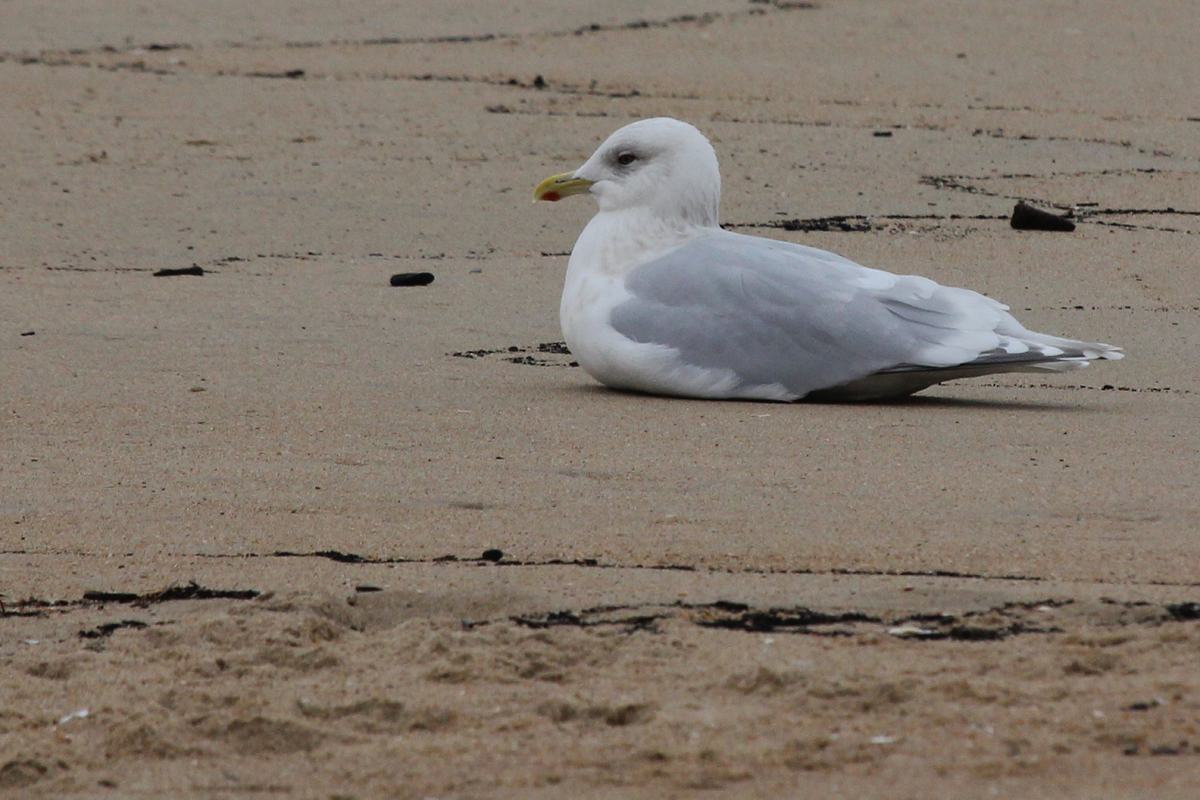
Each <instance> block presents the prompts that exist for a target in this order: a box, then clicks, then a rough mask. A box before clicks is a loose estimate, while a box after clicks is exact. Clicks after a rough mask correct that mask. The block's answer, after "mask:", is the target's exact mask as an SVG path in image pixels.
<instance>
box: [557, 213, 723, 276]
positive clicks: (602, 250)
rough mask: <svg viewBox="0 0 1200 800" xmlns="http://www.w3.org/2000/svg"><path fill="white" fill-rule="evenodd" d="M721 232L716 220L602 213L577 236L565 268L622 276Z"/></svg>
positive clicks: (648, 214) (593, 218)
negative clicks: (670, 252)
mask: <svg viewBox="0 0 1200 800" xmlns="http://www.w3.org/2000/svg"><path fill="white" fill-rule="evenodd" d="M720 230H721V228H720V226H719V225H717V224H716V223H715V221H714V222H713V223H712V224H703V223H696V222H692V221H689V220H687V219H684V218H682V217H674V218H673V219H666V218H663V217H661V216H659V215H656V214H654V213H653V211H649V210H647V209H643V208H628V209H621V210H619V211H601V212H600V213H598V214H597V215H596V216H594V217H592V219H591V221H590V222H589V223H588V224H587V227H585V228H584V229H583V232H582V233H581V234H579V239H578V240H577V241H576V242H575V247H574V249H573V250H572V251H571V260H570V262H569V264H568V269H570V270H578V269H584V270H587V271H588V272H596V273H601V274H605V275H611V276H613V277H619V276H623V275H626V274H628V273H629V272H630V271H632V270H634V269H636V268H638V267H640V266H641V265H643V264H645V263H648V262H650V261H653V260H654V259H656V258H659V257H661V256H662V255H664V254H666V253H667V252H669V251H671V250H674V249H676V248H678V247H682V246H683V245H685V244H688V243H689V242H693V241H695V240H696V239H701V238H703V237H705V236H711V235H712V234H713V233H716V232H719V231H720Z"/></svg>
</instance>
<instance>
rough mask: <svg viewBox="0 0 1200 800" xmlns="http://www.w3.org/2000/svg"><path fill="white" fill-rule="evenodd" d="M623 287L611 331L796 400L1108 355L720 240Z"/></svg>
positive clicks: (804, 253)
mask: <svg viewBox="0 0 1200 800" xmlns="http://www.w3.org/2000/svg"><path fill="white" fill-rule="evenodd" d="M625 286H626V289H627V290H628V291H629V292H630V293H631V294H632V295H633V297H632V298H631V299H630V300H628V301H626V302H624V303H622V304H620V305H618V306H617V307H616V308H614V309H613V312H612V318H611V324H612V326H613V327H614V328H615V329H616V330H617V332H619V333H621V334H622V335H624V336H626V337H628V338H629V339H632V340H634V341H637V342H646V343H655V344H662V345H667V346H669V347H672V348H674V349H676V350H678V351H679V353H680V356H681V358H682V360H683V361H684V362H685V363H687V364H691V365H695V366H699V367H706V368H720V369H730V370H733V371H734V372H735V373H736V374H737V376H738V378H739V379H740V381H741V382H742V383H743V384H744V385H771V384H781V385H783V386H784V387H786V388H787V390H788V391H790V392H792V393H794V394H795V395H797V396H800V397H803V396H805V395H809V394H810V393H814V392H816V393H820V394H818V395H815V396H816V397H828V398H836V399H871V398H879V397H895V396H903V395H907V394H911V393H912V392H915V391H920V390H921V389H924V388H927V387H928V386H931V385H933V384H935V383H940V382H941V381H944V380H951V379H954V378H958V377H973V376H976V375H982V374H988V373H993V372H1009V371H1024V370H1030V369H1035V370H1036V369H1067V368H1073V367H1075V366H1084V365H1085V364H1086V363H1087V362H1086V359H1089V358H1108V357H1112V358H1119V357H1120V356H1119V354H1112V355H1110V354H1109V353H1110V352H1111V351H1113V350H1114V348H1111V347H1110V346H1108V345H1101V344H1090V343H1086V342H1075V341H1072V340H1068V339H1060V338H1057V337H1050V336H1045V335H1043V334H1037V333H1033V332H1031V331H1028V330H1026V329H1025V328H1024V327H1023V326H1021V325H1020V323H1018V322H1017V321H1016V320H1015V319H1014V318H1013V317H1012V316H1011V315H1009V314H1008V313H1007V311H1006V310H1005V307H1004V306H1003V305H1001V304H1000V303H997V302H996V301H994V300H991V299H989V298H987V297H984V296H983V295H980V294H978V293H976V292H972V291H969V290H966V289H957V288H950V287H943V286H939V285H938V284H936V283H934V282H933V281H929V280H927V279H925V278H919V277H914V276H898V275H891V274H890V273H885V272H880V271H878V270H871V269H868V268H866V267H862V266H860V265H858V264H855V263H854V262H852V261H849V260H848V259H845V258H842V257H841V256H837V255H835V254H833V253H828V252H825V251H823V250H817V249H815V248H811V247H804V246H801V245H795V244H790V243H787V242H778V241H774V240H770V239H762V238H758V237H751V236H742V235H740V234H735V233H729V232H726V231H719V230H718V231H715V232H714V233H713V234H712V235H711V236H707V237H705V238H703V239H699V240H697V241H694V242H691V243H689V244H687V245H685V246H683V247H681V248H679V249H677V250H675V251H673V252H670V253H668V254H667V255H665V256H662V257H660V258H658V259H656V260H654V261H651V262H649V263H647V264H644V265H642V266H640V267H637V268H636V269H634V270H633V271H631V272H630V273H629V274H628V275H627V276H626V280H625ZM1071 362H1076V363H1071ZM839 387H840V388H839Z"/></svg>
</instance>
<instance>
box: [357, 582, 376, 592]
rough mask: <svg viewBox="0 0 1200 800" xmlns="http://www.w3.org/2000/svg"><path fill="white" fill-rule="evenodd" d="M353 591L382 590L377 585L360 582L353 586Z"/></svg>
mask: <svg viewBox="0 0 1200 800" xmlns="http://www.w3.org/2000/svg"><path fill="white" fill-rule="evenodd" d="M354 591H356V592H382V591H383V589H382V588H380V587H378V586H371V585H370V584H366V583H360V584H359V585H358V586H355V587H354Z"/></svg>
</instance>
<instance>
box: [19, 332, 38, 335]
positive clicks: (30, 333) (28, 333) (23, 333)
mask: <svg viewBox="0 0 1200 800" xmlns="http://www.w3.org/2000/svg"><path fill="white" fill-rule="evenodd" d="M35 333H37V331H21V335H22V336H33V335H34V334H35Z"/></svg>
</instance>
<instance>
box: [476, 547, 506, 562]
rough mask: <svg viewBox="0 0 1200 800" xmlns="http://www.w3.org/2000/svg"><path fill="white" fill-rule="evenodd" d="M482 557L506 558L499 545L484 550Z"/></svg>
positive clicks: (489, 558)
mask: <svg viewBox="0 0 1200 800" xmlns="http://www.w3.org/2000/svg"><path fill="white" fill-rule="evenodd" d="M480 558H482V559H483V560H484V561H499V560H500V559H502V558H504V551H503V550H501V549H500V548H498V547H491V548H488V549H487V550H484V551H483V555H482V556H480Z"/></svg>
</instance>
